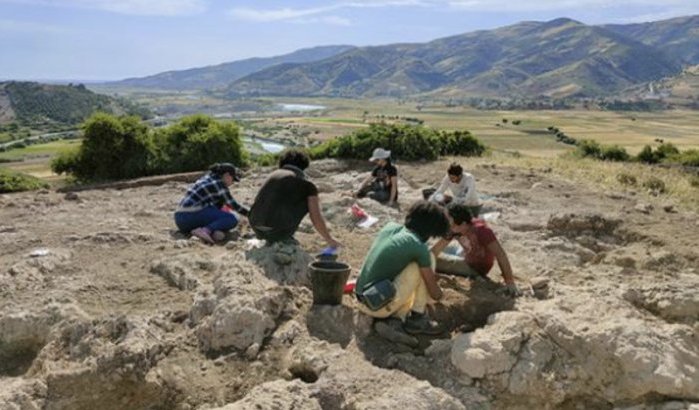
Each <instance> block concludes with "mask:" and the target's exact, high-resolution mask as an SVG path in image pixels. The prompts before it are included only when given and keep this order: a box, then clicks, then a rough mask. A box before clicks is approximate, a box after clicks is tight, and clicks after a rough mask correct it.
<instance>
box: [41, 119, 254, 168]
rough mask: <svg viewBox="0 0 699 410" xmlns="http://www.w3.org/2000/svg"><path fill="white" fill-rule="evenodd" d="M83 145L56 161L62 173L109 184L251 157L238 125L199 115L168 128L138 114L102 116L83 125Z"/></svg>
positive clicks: (245, 159) (242, 162)
mask: <svg viewBox="0 0 699 410" xmlns="http://www.w3.org/2000/svg"><path fill="white" fill-rule="evenodd" d="M82 132H83V143H82V144H81V145H80V147H79V148H78V149H77V150H74V151H69V152H66V153H63V154H61V155H59V156H58V157H57V158H55V159H54V160H53V162H52V163H51V169H52V170H53V171H54V172H55V173H57V174H63V173H67V174H70V175H72V176H74V177H75V178H76V179H77V180H78V181H81V182H87V181H104V180H116V179H124V178H136V177H141V176H147V175H158V174H168V173H177V172H188V171H198V170H203V169H206V168H208V166H209V165H210V164H212V163H214V162H224V161H225V162H232V163H234V164H236V165H239V166H241V165H245V164H246V163H247V162H248V154H247V152H246V151H245V149H244V147H243V143H242V141H241V137H240V131H239V129H238V127H237V125H235V124H234V123H231V122H226V123H223V122H218V121H216V120H214V119H213V118H211V117H208V116H205V115H193V116H189V117H185V118H183V119H181V120H180V121H179V122H177V123H175V124H173V125H171V126H168V127H164V128H152V127H151V126H149V125H147V124H145V123H143V122H142V121H141V119H140V118H138V117H135V116H123V117H116V116H113V115H110V114H105V113H98V114H95V115H93V116H92V117H90V118H89V119H88V120H87V121H86V122H85V123H84V124H83V125H82Z"/></svg>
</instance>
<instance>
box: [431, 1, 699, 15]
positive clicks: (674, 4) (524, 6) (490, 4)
mask: <svg viewBox="0 0 699 410" xmlns="http://www.w3.org/2000/svg"><path fill="white" fill-rule="evenodd" d="M430 2H431V4H432V5H438V4H442V5H444V6H448V7H451V8H454V9H461V10H466V11H482V12H531V11H561V10H586V9H588V10H589V9H591V8H601V9H603V8H624V7H626V8H630V7H656V8H662V9H663V14H668V15H669V14H675V13H672V11H670V10H672V9H684V10H687V9H688V7H686V6H687V3H688V2H687V0H663V1H662V2H660V1H658V0H616V1H614V2H610V1H609V0H527V1H520V2H517V1H512V0H444V1H440V0H430ZM693 8H694V11H693V12H695V13H696V12H699V4H697V5H696V6H695V7H693Z"/></svg>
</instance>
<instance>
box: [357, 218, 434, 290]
mask: <svg viewBox="0 0 699 410" xmlns="http://www.w3.org/2000/svg"><path fill="white" fill-rule="evenodd" d="M410 262H417V264H418V266H420V267H421V268H429V267H430V266H432V258H431V257H430V249H429V248H428V247H427V244H426V243H424V242H422V241H421V240H420V238H418V236H417V235H415V234H414V233H413V232H411V231H410V230H409V229H408V228H406V227H405V226H403V225H400V224H397V223H395V222H389V223H387V224H386V226H384V227H383V229H381V231H379V234H378V236H377V237H376V239H375V240H374V243H373V244H372V245H371V249H369V253H368V254H367V256H366V259H364V265H363V266H362V271H361V272H360V273H359V278H357V286H356V287H357V290H358V291H359V292H361V291H363V290H364V288H365V287H366V286H368V285H371V284H373V283H375V282H378V281H380V280H383V279H390V280H393V279H395V277H396V276H398V274H399V273H401V271H402V270H403V269H405V267H406V266H408V264H409V263H410Z"/></svg>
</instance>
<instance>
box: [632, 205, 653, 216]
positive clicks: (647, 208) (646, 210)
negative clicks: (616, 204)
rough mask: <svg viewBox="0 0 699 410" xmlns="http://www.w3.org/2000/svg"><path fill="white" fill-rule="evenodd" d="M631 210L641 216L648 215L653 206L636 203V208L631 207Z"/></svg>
mask: <svg viewBox="0 0 699 410" xmlns="http://www.w3.org/2000/svg"><path fill="white" fill-rule="evenodd" d="M633 209H634V210H636V211H638V212H640V213H642V214H650V213H651V211H652V210H653V205H651V204H645V203H638V204H636V206H634V207H633Z"/></svg>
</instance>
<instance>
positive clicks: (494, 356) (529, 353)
mask: <svg viewBox="0 0 699 410" xmlns="http://www.w3.org/2000/svg"><path fill="white" fill-rule="evenodd" d="M567 296H568V297H567V298H566V297H563V298H557V299H553V300H549V301H547V302H539V303H538V304H533V305H531V306H530V307H529V308H530V309H532V310H531V311H527V312H502V313H498V314H496V315H494V316H493V317H492V318H491V319H490V320H489V324H488V326H486V327H485V328H483V329H478V330H476V331H475V332H473V333H469V334H465V335H461V336H458V337H457V338H456V339H455V341H454V346H453V348H452V363H453V364H454V365H455V366H456V367H457V368H458V369H460V370H461V371H462V372H464V373H465V374H466V375H467V376H469V377H471V378H474V379H478V380H480V381H481V382H482V383H483V384H484V386H487V387H486V388H487V389H488V390H490V391H492V392H493V393H495V394H497V395H498V397H499V398H498V400H499V401H500V402H501V403H512V404H514V403H516V404H518V405H520V406H522V405H525V406H536V407H538V406H542V405H543V404H544V403H548V404H549V405H551V404H553V405H557V404H561V403H563V402H564V401H566V400H574V399H575V398H576V397H597V398H600V399H602V400H605V401H608V402H611V403H624V402H626V403H628V402H633V401H638V400H643V398H644V397H646V396H647V395H651V394H657V395H661V396H667V397H686V398H689V399H692V400H697V399H699V377H698V376H699V355H698V353H699V344H697V342H696V335H694V334H693V332H692V330H691V329H689V328H687V327H684V326H677V325H667V324H653V325H649V324H647V323H646V322H644V321H643V320H642V319H641V318H640V317H639V316H638V315H635V314H634V312H632V311H629V310H628V308H626V307H625V306H624V305H623V304H622V303H619V302H618V301H616V300H614V298H613V297H605V298H603V299H604V300H603V301H602V300H600V296H597V297H596V298H595V300H596V303H593V304H591V303H589V302H587V301H588V300H589V299H587V297H586V296H584V295H580V296H577V297H576V299H574V300H573V299H571V298H572V294H568V295H567ZM571 304H574V306H575V309H574V310H571V308H570V307H569V306H570V305H571ZM573 312H574V313H573ZM590 317H594V318H595V321H594V322H590V321H589V320H588V318H590ZM649 346H655V348H650V349H649Z"/></svg>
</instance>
